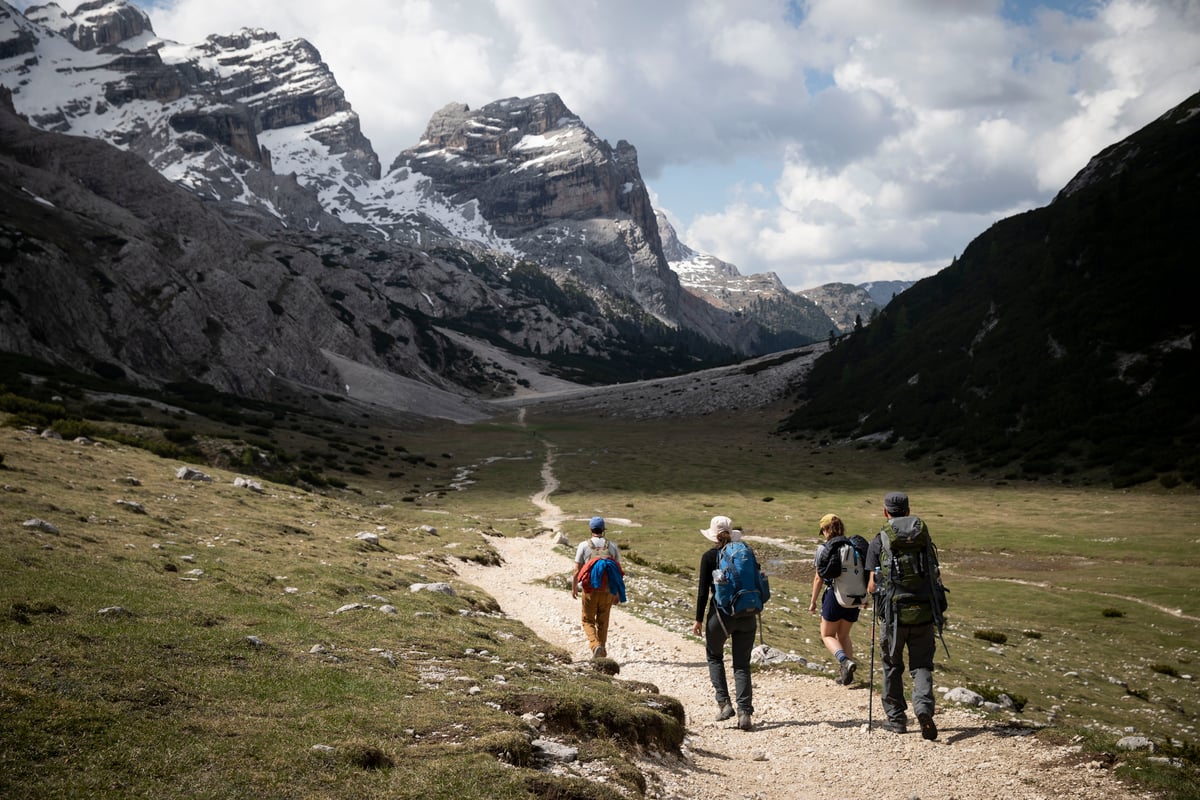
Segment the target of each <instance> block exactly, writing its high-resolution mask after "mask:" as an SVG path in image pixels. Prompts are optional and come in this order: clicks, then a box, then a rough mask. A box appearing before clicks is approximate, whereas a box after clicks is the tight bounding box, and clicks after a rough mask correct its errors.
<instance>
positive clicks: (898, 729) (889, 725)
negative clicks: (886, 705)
mask: <svg viewBox="0 0 1200 800" xmlns="http://www.w3.org/2000/svg"><path fill="white" fill-rule="evenodd" d="M879 727H881V728H883V729H884V730H885V731H891V732H892V733H908V725H907V724H906V723H905V722H903V721H902V720H894V719H889V720H886V721H885V722H884V723H883V724H882V725H880V726H879Z"/></svg>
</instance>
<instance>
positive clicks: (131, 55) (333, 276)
mask: <svg viewBox="0 0 1200 800" xmlns="http://www.w3.org/2000/svg"><path fill="white" fill-rule="evenodd" d="M0 84H2V85H4V86H8V87H9V88H10V89H11V103H12V106H13V109H12V110H15V111H16V112H18V113H19V116H23V117H24V119H25V120H28V122H29V123H31V124H32V125H33V127H34V128H35V129H39V130H40V131H42V132H44V133H47V134H49V133H56V134H71V135H73V136H77V137H78V136H82V137H87V138H89V139H93V140H99V141H102V142H105V143H107V144H108V145H109V146H110V148H116V149H105V148H91V149H88V147H87V146H85V145H82V144H80V143H78V142H77V141H75V140H73V139H71V138H68V137H61V136H60V137H54V136H49V135H42V136H39V135H37V131H36V130H32V129H29V128H27V127H25V126H24V123H23V122H22V121H21V120H19V119H18V118H17V117H16V116H12V115H11V114H10V115H9V117H8V118H6V119H5V121H4V127H5V131H6V133H5V135H6V137H7V139H6V148H7V149H6V150H5V151H4V153H3V154H2V155H3V156H4V157H6V158H8V159H9V160H10V163H11V164H12V165H13V171H11V172H9V173H7V175H6V178H5V184H4V190H5V192H6V193H7V194H8V196H10V197H14V198H19V199H21V200H22V203H23V204H24V205H25V207H28V209H29V211H30V212H31V213H30V214H28V215H26V216H25V217H17V216H16V215H13V216H12V217H11V218H10V219H9V220H8V221H9V223H10V226H9V232H10V233H11V237H12V238H11V240H10V241H13V242H18V243H19V245H18V246H16V247H15V249H12V250H10V251H9V252H10V255H11V257H12V259H13V261H12V262H11V263H12V264H13V265H14V267H13V269H12V270H6V273H5V275H4V276H3V280H4V289H5V293H0V306H3V310H4V318H5V321H4V325H3V327H4V328H5V330H3V331H0V342H3V346H5V347H11V348H14V349H16V350H17V351H18V352H24V353H29V354H34V353H36V354H38V355H39V357H44V358H52V357H57V358H59V359H61V360H64V361H66V362H69V363H70V364H72V365H73V366H77V367H88V368H103V369H104V370H105V371H107V372H123V373H125V374H127V375H130V376H138V377H139V379H140V380H143V381H156V380H157V381H163V380H167V381H172V380H179V379H180V376H191V377H194V378H195V379H197V380H205V381H209V380H211V381H213V382H214V385H218V386H219V387H220V388H223V389H226V390H229V391H234V392H251V393H261V392H263V391H266V383H267V381H266V379H264V378H263V376H264V375H275V376H277V377H286V378H289V379H294V380H298V381H301V382H309V381H311V382H312V383H313V385H316V386H321V387H329V386H333V387H335V388H336V387H338V386H342V385H343V384H344V381H343V380H342V377H341V372H343V371H345V370H344V369H342V368H340V367H339V366H338V365H339V364H342V365H344V364H345V361H344V359H346V358H349V359H351V360H352V361H354V362H355V363H358V364H362V365H366V366H369V367H370V368H374V369H382V370H386V371H394V372H396V374H399V375H404V376H407V377H412V378H415V379H418V380H422V381H430V382H433V383H434V384H435V385H438V386H442V387H443V388H453V389H456V390H459V391H463V392H467V393H473V392H478V391H481V390H482V391H486V392H488V393H500V394H503V393H505V392H509V391H512V386H513V379H512V377H511V376H509V377H507V378H506V377H505V375H504V374H503V371H502V370H498V369H495V368H490V367H488V366H487V365H486V364H485V363H474V362H473V360H472V355H471V354H470V353H469V352H466V351H464V350H463V349H462V346H461V345H462V342H463V341H464V339H463V338H462V337H463V336H464V335H465V336H466V337H468V339H473V340H474V341H477V342H479V343H480V351H481V352H482V351H483V349H484V347H483V346H484V345H485V344H486V346H488V347H500V348H503V349H505V350H507V351H508V352H509V354H510V355H512V356H514V357H520V358H527V357H528V358H536V359H540V360H541V361H542V363H543V364H544V368H545V369H546V370H547V371H548V372H553V373H556V374H558V375H560V376H562V377H567V378H570V379H572V380H578V381H584V382H603V381H611V380H630V379H636V378H639V377H652V376H656V375H665V374H675V373H679V372H683V371H687V370H690V369H695V368H699V367H704V366H709V365H712V364H719V363H726V362H728V361H731V360H734V359H736V358H738V357H740V356H744V355H750V354H758V353H765V352H771V351H772V350H774V349H778V347H780V346H782V345H785V344H793V343H804V342H807V341H811V338H810V337H809V335H807V333H805V332H802V331H797V330H793V329H791V328H788V327H787V323H786V322H784V323H781V324H772V325H770V326H768V325H766V324H763V323H760V322H759V321H757V320H756V319H755V318H751V317H749V316H747V315H745V314H742V313H739V312H738V311H736V310H732V309H730V308H727V307H723V306H721V305H716V304H712V303H709V302H707V301H706V300H704V299H703V298H701V297H699V296H697V295H695V294H693V293H691V292H687V291H684V289H683V288H682V287H681V285H680V283H679V280H678V277H677V276H676V275H675V273H674V272H672V271H671V269H670V268H669V267H668V265H667V262H666V257H665V255H664V254H663V251H662V243H661V239H660V235H659V231H658V227H657V223H656V220H655V217H654V213H653V210H652V209H651V208H650V203H649V198H648V195H647V193H646V190H645V187H644V184H643V182H642V180H641V176H640V173H639V171H638V166H637V154H636V150H635V149H634V148H633V146H632V145H630V144H628V143H626V142H619V143H618V144H617V146H616V147H615V148H614V147H611V146H610V145H609V144H608V143H607V142H604V141H603V140H601V139H599V138H598V137H596V136H595V134H594V133H593V132H592V131H590V130H589V129H588V128H587V127H586V125H584V124H583V122H582V121H581V120H580V119H579V118H578V117H577V116H575V115H574V114H573V113H571V112H570V110H569V109H567V108H566V106H565V105H564V104H563V103H562V101H561V99H560V98H558V97H557V96H556V95H553V94H547V95H539V96H536V97H532V98H510V99H508V100H502V101H498V102H496V103H492V104H488V105H486V106H484V107H482V108H479V109H474V110H472V109H469V108H467V107H466V106H464V105H461V104H450V105H448V106H446V107H445V108H443V109H442V110H440V111H439V112H437V113H436V114H434V115H433V117H432V119H431V120H430V123H429V126H428V128H427V130H426V133H425V136H424V137H423V139H422V141H421V142H420V143H418V144H417V145H415V146H414V147H412V148H410V149H408V150H406V151H404V152H403V153H401V154H400V155H399V156H398V157H397V158H396V159H395V161H394V162H393V163H392V165H391V166H390V168H389V169H388V171H387V172H386V173H384V172H383V171H382V170H381V167H380V161H379V158H378V156H377V155H376V154H375V152H374V150H373V149H372V147H371V144H370V142H369V141H368V140H367V139H366V138H365V137H364V136H363V135H362V132H361V129H360V127H359V121H358V116H357V114H356V113H355V112H354V110H353V109H352V108H351V106H350V104H349V102H348V101H347V100H346V98H345V96H344V93H343V92H342V90H341V89H340V87H339V86H338V85H337V82H336V80H334V77H333V75H332V73H331V72H330V70H329V68H328V67H327V65H325V64H324V63H323V62H322V61H321V58H320V54H319V53H318V52H317V50H316V49H315V48H314V47H312V45H310V44H309V43H307V42H305V41H303V40H291V41H281V40H280V39H279V37H278V36H277V35H276V34H273V33H270V32H267V31H262V30H254V29H243V30H242V31H240V32H238V33H235V34H230V35H213V36H210V37H208V38H207V39H206V40H205V41H204V42H202V43H199V44H192V45H185V44H179V43H176V42H170V41H167V40H164V39H161V38H160V37H158V36H156V35H155V34H154V31H153V29H152V27H151V24H150V19H149V17H148V16H146V14H145V13H144V12H142V11H141V10H139V9H137V8H136V7H134V6H132V5H130V4H129V3H127V2H125V0H99V1H98V2H92V3H87V4H85V5H82V6H80V7H79V8H78V9H76V10H75V11H74V12H73V13H67V12H66V11H64V10H63V9H62V8H60V7H58V6H56V5H53V4H50V5H45V6H38V7H33V8H30V9H29V10H28V12H27V14H24V15H23V14H21V13H20V12H18V11H16V9H14V8H13V7H12V6H11V5H9V4H7V3H4V2H0ZM0 113H2V112H0ZM59 149H63V150H64V151H65V152H66V153H67V154H68V155H67V156H66V157H65V158H64V159H63V160H61V161H59V160H57V159H56V157H55V156H53V155H51V154H52V153H53V152H55V151H57V150H59ZM118 151H120V152H118ZM83 152H87V153H88V155H87V159H90V162H87V163H85V161H84V160H81V159H80V158H79V157H78V155H77V154H78V153H83ZM129 157H136V158H137V159H140V160H141V161H142V162H144V163H146V164H148V165H149V166H150V167H152V168H153V169H154V170H155V171H157V172H158V173H159V174H160V175H162V176H163V177H164V178H166V179H167V180H169V181H170V182H171V183H172V184H174V185H175V186H176V187H180V189H182V190H186V193H187V194H188V195H189V197H190V198H191V200H187V199H185V198H183V197H182V196H181V195H179V194H178V193H173V192H169V191H166V190H164V189H162V188H161V187H159V186H158V184H157V182H154V181H149V185H153V186H155V187H156V188H155V189H154V191H153V192H150V193H149V194H150V195H153V196H155V197H157V198H159V203H158V204H157V205H148V204H146V203H144V202H139V200H140V198H139V197H138V195H137V185H138V183H140V182H147V181H148V178H147V177H146V176H145V175H144V174H143V173H142V171H141V170H137V169H134V168H133V167H131V166H130V163H131V162H129V160H128V159H129ZM116 165H120V168H119V169H118V168H117V166H116ZM31 171H32V172H31ZM19 175H25V176H26V177H25V178H21V177H17V176H19ZM30 176H36V177H30ZM22 180H27V181H29V183H28V185H22V184H21V181H22ZM72 181H74V182H75V183H76V184H78V186H77V187H76V189H78V190H79V191H76V189H68V188H67V187H68V186H69V185H70V183H71V182H72ZM35 184H36V185H38V186H43V187H54V188H53V191H51V189H50V188H47V190H46V192H45V193H42V192H39V191H34V190H33V189H31V188H30V187H31V186H33V185H35ZM31 192H32V194H33V195H36V196H37V198H39V200H41V201H45V202H44V203H42V202H35V203H34V205H33V206H28V203H29V202H30V200H29V197H30V196H31V195H30V193H31ZM81 192H82V193H81ZM89 197H91V199H88V198H89ZM197 201H199V202H201V203H202V205H201V206H196V205H195V202H197ZM89 203H101V204H103V205H104V206H105V209H106V211H105V213H104V214H98V215H95V217H94V218H89V219H88V226H87V228H86V229H87V230H88V231H89V232H90V233H89V234H88V236H89V237H90V240H91V241H93V242H102V241H104V242H108V243H109V244H107V245H105V246H104V247H101V248H100V249H99V251H98V252H100V253H101V254H102V255H103V257H101V258H99V259H98V260H97V261H96V263H95V266H94V267H92V269H93V271H94V272H95V274H96V275H97V276H103V280H98V281H90V282H89V281H87V280H81V279H80V277H79V276H80V275H82V274H84V272H85V271H86V269H87V266H86V265H87V259H86V258H85V257H84V256H83V255H82V251H79V250H78V247H76V246H74V245H73V244H72V242H71V241H70V239H71V236H72V234H71V231H72V228H73V226H75V225H77V224H82V223H81V222H80V220H82V219H84V218H86V217H87V214H86V213H85V211H84V208H85V207H86V206H87V205H88V204H89ZM33 212H37V213H33ZM38 214H41V215H43V216H44V217H45V219H39V218H38ZM176 218H179V219H184V218H186V219H188V220H202V221H201V222H196V223H195V226H194V227H189V225H192V222H189V223H188V224H187V225H183V224H179V225H177V224H176ZM177 227H178V231H177V232H176V233H168V232H169V231H173V230H176V228H177ZM210 236H217V237H219V241H209V238H208V237H210ZM117 242H121V243H126V244H128V243H136V247H137V248H138V250H139V252H141V253H143V254H144V263H139V270H141V271H139V272H137V274H136V276H135V280H133V281H130V280H128V279H127V278H128V277H129V276H127V275H126V274H125V273H126V271H128V270H130V264H129V263H128V260H127V259H126V258H125V256H124V254H123V251H122V249H121V248H122V247H123V246H125V245H124V244H122V245H116V244H113V243H117ZM35 251H36V252H38V253H39V255H38V257H37V258H33V257H31V256H30V255H29V254H30V253H32V252H35ZM206 254H211V257H210V256H209V255H206ZM183 265H186V266H187V270H186V271H183V270H182V269H181V267H182V266H183ZM273 265H274V266H273ZM631 266H632V269H631ZM278 267H283V272H282V273H279V272H278ZM34 269H36V270H38V271H39V272H38V274H37V275H33V274H32V271H33V270H34ZM247 269H248V270H249V271H250V273H254V274H247V273H245V272H244V270H247ZM260 270H266V271H267V272H268V273H270V275H269V276H267V275H266V274H265V273H261V272H259V271H260ZM222 272H226V273H228V276H229V277H231V278H232V279H233V282H232V283H230V284H228V287H234V288H237V291H231V290H230V289H229V288H226V289H224V290H222V291H221V292H219V293H217V294H213V289H214V287H221V286H225V284H224V283H223V282H222V280H218V279H217V278H216V276H217V275H218V274H221V273H222ZM27 273H28V274H27ZM235 276H236V277H235ZM160 278H161V279H160ZM138 281H148V282H149V286H150V287H152V288H153V291H147V289H148V288H149V287H140V286H137V285H136V284H137V282H138ZM56 282H57V285H62V286H72V287H73V291H75V292H76V294H75V295H74V296H73V298H72V302H73V303H74V304H75V305H76V306H78V307H80V308H87V309H88V311H87V312H86V313H76V314H67V316H66V317H65V318H68V319H71V320H72V323H71V324H72V325H74V326H76V328H77V329H75V330H72V329H71V327H70V326H67V327H66V329H65V333H64V334H63V335H62V336H61V337H60V336H59V334H58V332H57V331H56V332H55V333H54V334H49V333H47V332H48V331H51V330H54V329H56V328H58V329H61V328H63V325H62V324H61V323H56V322H55V321H54V320H55V318H56V317H58V315H60V314H63V313H65V309H64V308H61V307H55V306H53V305H52V304H48V303H47V302H46V300H47V296H46V295H44V294H40V293H39V290H38V289H37V288H36V287H43V288H46V287H49V286H53V285H56ZM301 287H302V289H301ZM89 293H90V294H89ZM298 297H303V298H305V299H304V301H303V302H300V301H299V300H298V299H297V298H298ZM166 298H169V300H168V299H166ZM184 301H186V302H184ZM313 303H317V304H319V305H320V306H321V308H320V309H318V308H316V307H315V306H314V305H313ZM262 309H268V310H269V316H265V317H262V319H261V320H260V319H259V317H260V315H261V314H262ZM171 314H178V316H176V317H172V316H171ZM329 314H332V317H330V318H329V319H328V324H327V325H326V317H327V316H328V315H329ZM305 319H307V320H310V321H312V323H313V324H321V325H323V326H325V327H322V328H321V331H320V333H319V334H317V335H314V336H311V337H310V342H308V343H307V344H317V345H319V347H318V350H319V351H321V352H322V353H324V355H325V361H324V362H321V360H320V358H319V356H318V355H315V354H314V352H313V351H312V349H311V348H310V347H303V346H300V347H297V348H295V349H294V350H290V351H289V352H288V353H287V354H286V355H285V356H283V357H276V358H275V360H274V361H272V360H271V359H270V358H266V357H265V356H264V354H265V353H274V354H276V356H279V355H280V353H281V351H283V350H288V348H289V345H286V344H284V339H286V338H287V337H288V336H290V335H292V334H291V332H289V331H288V330H287V327H288V321H289V320H305ZM114 320H117V321H118V324H115V325H113V324H112V323H113V321H114ZM243 320H257V322H255V326H256V327H255V330H256V331H258V332H259V333H260V334H262V335H263V336H264V337H265V341H267V342H271V341H273V337H277V336H282V337H284V338H283V339H281V340H280V341H279V342H277V343H274V344H266V343H263V342H257V343H256V342H255V340H254V337H253V336H251V335H250V334H251V331H249V330H247V331H243V332H242V333H241V334H239V335H237V336H234V335H228V334H229V332H230V331H232V330H234V329H236V328H237V326H238V324H239V323H240V322H241V321H243ZM231 321H232V322H231ZM272 322H273V323H276V325H275V327H272V324H271V323H272ZM280 325H281V326H282V328H280V327H279V326H280ZM106 326H109V327H106ZM196 331H202V332H205V333H204V335H203V337H200V338H204V337H207V340H208V344H205V342H202V341H201V340H200V338H196V339H195V341H194V342H192V343H191V344H189V345H186V346H184V345H183V344H182V342H183V340H185V339H189V337H193V336H194V335H195V332H196ZM219 331H221V333H219ZM449 331H454V332H456V337H455V338H451V337H449V336H444V335H443V333H447V332H449ZM127 337H130V339H132V340H128V339H127ZM156 338H161V339H163V340H164V341H163V342H162V343H159V342H155V341H153V340H155V339H156ZM176 346H179V347H180V348H181V351H176V349H175V348H176ZM235 353H236V355H235ZM292 356H294V357H295V358H294V359H293V358H292ZM260 357H261V358H260ZM293 361H295V362H296V363H293ZM476 361H478V359H476ZM299 362H303V364H302V365H301V364H300V363H299ZM100 365H106V366H102V367H101V366H100ZM281 370H282V371H281ZM485 387H486V388H485Z"/></svg>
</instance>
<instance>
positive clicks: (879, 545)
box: [864, 533, 883, 595]
mask: <svg viewBox="0 0 1200 800" xmlns="http://www.w3.org/2000/svg"><path fill="white" fill-rule="evenodd" d="M880 537H881V534H878V533H877V534H875V538H874V539H872V540H871V544H870V546H869V547H868V548H867V561H866V564H865V565H864V566H865V567H866V568H867V594H869V595H873V594H875V568H876V567H878V566H879V551H880V550H882V549H883V540H882V539H881V538H880Z"/></svg>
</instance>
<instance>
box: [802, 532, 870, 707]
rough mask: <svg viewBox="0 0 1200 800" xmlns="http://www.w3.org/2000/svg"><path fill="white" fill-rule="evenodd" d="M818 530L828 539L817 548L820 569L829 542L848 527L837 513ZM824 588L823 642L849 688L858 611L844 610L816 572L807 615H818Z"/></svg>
mask: <svg viewBox="0 0 1200 800" xmlns="http://www.w3.org/2000/svg"><path fill="white" fill-rule="evenodd" d="M819 531H820V534H821V536H823V537H824V539H825V540H824V541H823V542H821V543H820V544H818V545H817V552H816V555H814V556H813V566H814V567H815V568H816V569H818V570H819V568H820V564H821V559H822V557H830V556H829V554H827V553H826V552H825V551H826V550H827V549H828V543H829V541H830V540H831V539H833V538H834V537H835V536H843V537H844V536H845V535H846V526H845V525H844V524H843V523H842V520H841V517H839V516H838V515H837V514H826V515H825V516H823V517H821V521H820V523H819ZM833 555H836V554H833ZM822 588H824V589H825V593H824V596H823V597H822V598H821V641H822V642H823V643H824V645H825V648H826V649H827V650H829V652H830V653H832V654H833V657H834V658H836V659H837V662H838V682H839V683H841V684H842V685H843V686H849V685H850V684H851V683H853V682H854V670H855V669H857V668H858V664H857V663H855V661H854V643H853V642H851V641H850V628H851V627H852V626H853V625H854V623H856V622H858V608H843V607H842V604H841V603H839V602H838V600H837V596H836V594H835V593H834V591H833V587H832V585H829V584H827V583H826V581H825V580H824V579H823V578H822V577H821V576H820V574H818V572H817V571H814V572H813V584H812V599H811V600H810V601H809V604H808V613H810V614H816V613H817V595H818V594H820V593H821V589H822Z"/></svg>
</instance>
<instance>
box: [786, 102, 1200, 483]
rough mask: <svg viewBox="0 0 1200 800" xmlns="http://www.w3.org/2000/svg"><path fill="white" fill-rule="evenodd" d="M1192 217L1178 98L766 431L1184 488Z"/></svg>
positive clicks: (922, 288) (1196, 163) (823, 363)
mask: <svg viewBox="0 0 1200 800" xmlns="http://www.w3.org/2000/svg"><path fill="white" fill-rule="evenodd" d="M1197 220H1200V95H1193V96H1192V97H1191V98H1189V99H1188V100H1187V101H1186V102H1184V103H1183V104H1181V105H1180V106H1179V107H1177V108H1176V109H1174V110H1172V111H1171V112H1170V113H1168V114H1166V115H1164V116H1163V117H1161V118H1160V119H1158V120H1157V121H1155V122H1154V123H1152V124H1150V125H1148V126H1146V127H1145V128H1143V129H1142V130H1140V131H1138V132H1137V133H1135V134H1133V135H1132V136H1130V137H1129V138H1128V139H1126V140H1124V141H1122V142H1120V143H1118V144H1115V145H1113V146H1111V147H1109V148H1108V149H1106V150H1105V151H1103V152H1102V153H1100V154H1099V155H1098V156H1096V157H1095V158H1094V159H1093V160H1092V162H1091V163H1090V164H1089V165H1088V167H1087V168H1086V169H1084V170H1083V171H1082V172H1081V173H1080V174H1079V175H1078V176H1077V177H1076V178H1075V179H1074V180H1073V181H1072V182H1071V183H1070V184H1069V185H1068V186H1067V187H1066V188H1065V189H1063V191H1062V192H1060V193H1059V195H1058V197H1057V198H1056V199H1055V200H1054V202H1053V203H1051V204H1050V205H1048V206H1046V207H1044V208H1041V209H1037V210H1034V211H1030V212H1028V213H1025V214H1021V215H1018V216H1015V217H1012V218H1009V219H1006V220H1003V221H1001V222H999V223H997V224H996V225H994V226H993V227H992V228H991V229H990V230H988V231H987V232H985V233H984V234H982V235H981V236H979V237H978V238H976V239H975V240H974V241H973V242H971V244H970V245H969V246H968V247H967V249H966V251H965V252H964V253H963V254H962V256H961V257H960V258H958V259H957V260H955V262H954V263H953V264H951V265H950V266H949V267H947V268H946V269H944V270H942V271H941V272H939V273H938V274H937V275H935V276H933V277H930V278H927V279H925V280H923V281H921V282H919V283H918V284H917V285H915V286H914V287H912V288H911V289H909V290H908V291H906V292H904V293H903V294H901V295H900V296H899V297H897V298H896V299H895V300H894V301H893V302H892V303H891V304H890V305H889V306H888V307H887V309H886V310H885V311H884V312H883V313H881V314H880V315H879V317H878V319H877V320H876V321H875V322H874V323H873V324H872V325H870V326H869V327H868V328H866V329H865V330H863V331H861V332H858V333H855V334H854V335H852V336H849V337H847V339H846V340H845V341H844V342H843V343H842V344H840V345H839V346H838V347H836V348H835V349H834V350H833V351H831V352H830V353H829V354H828V355H826V356H825V357H823V358H822V359H820V360H819V361H818V362H817V364H816V365H815V366H814V368H813V371H812V374H811V375H810V376H809V379H808V381H807V382H806V384H805V386H804V387H803V389H802V390H801V391H802V393H803V395H802V404H801V406H800V407H799V408H798V409H797V410H796V411H795V412H794V413H793V414H792V415H791V416H790V417H789V418H788V419H787V420H786V421H785V423H784V428H785V429H786V430H792V431H801V430H810V431H814V430H821V431H825V430H828V431H831V432H833V434H834V435H836V436H840V437H860V436H866V435H869V434H881V433H886V434H888V436H889V438H890V441H892V442H893V443H895V442H899V441H903V442H904V443H905V444H906V445H907V446H908V447H909V448H910V451H911V452H912V454H913V457H919V456H920V455H921V454H923V453H926V452H930V451H934V450H940V449H945V448H951V449H954V450H957V451H961V452H962V453H964V454H965V455H966V456H967V457H968V459H969V460H971V461H972V462H973V463H975V464H978V465H983V466H987V467H995V468H1007V469H1010V470H1011V471H1012V473H1014V474H1017V475H1021V476H1025V477H1035V476H1039V475H1048V474H1051V473H1056V474H1059V475H1063V474H1069V473H1071V472H1073V471H1076V470H1079V469H1085V470H1095V469H1100V470H1103V471H1106V472H1107V473H1108V474H1109V476H1110V477H1111V478H1112V480H1113V481H1114V483H1116V484H1118V485H1130V484H1133V483H1138V482H1142V481H1145V480H1152V479H1154V478H1155V477H1157V478H1159V479H1160V480H1161V481H1162V482H1163V483H1164V484H1165V485H1168V486H1170V485H1175V484H1177V483H1178V482H1179V481H1181V480H1182V481H1185V482H1189V483H1196V482H1197V481H1198V480H1200V455H1198V453H1200V403H1198V402H1197V399H1196V397H1197V395H1196V392H1195V389H1196V387H1197V384H1198V381H1197V376H1198V375H1200V358H1198V356H1197V352H1196V344H1197V342H1196V322H1197V319H1198V318H1200V313H1198V312H1197V310H1196V306H1195V299H1194V296H1193V290H1192V287H1193V286H1194V284H1192V282H1191V279H1192V278H1193V276H1194V273H1195V271H1196V263H1197V252H1198V249H1200V248H1198V245H1200V237H1198V235H1197ZM1010 465H1011V466H1010Z"/></svg>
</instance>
